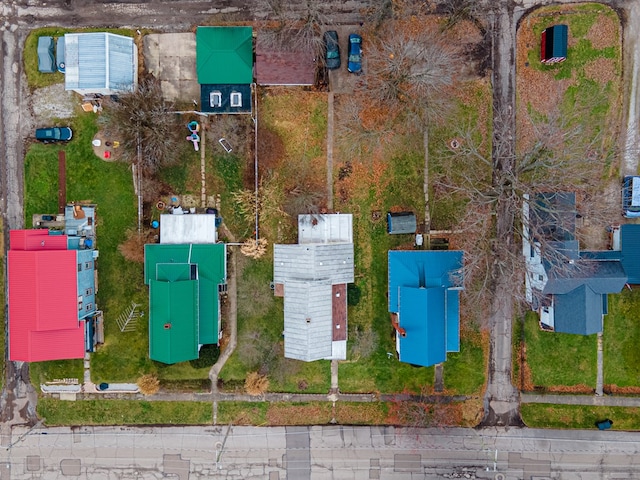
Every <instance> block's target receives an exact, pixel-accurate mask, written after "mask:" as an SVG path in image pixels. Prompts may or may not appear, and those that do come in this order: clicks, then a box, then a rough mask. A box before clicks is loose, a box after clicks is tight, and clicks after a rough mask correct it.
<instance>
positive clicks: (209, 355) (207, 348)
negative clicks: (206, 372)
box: [189, 345, 220, 368]
mask: <svg viewBox="0 0 640 480" xmlns="http://www.w3.org/2000/svg"><path fill="white" fill-rule="evenodd" d="M219 356H220V347H219V346H218V345H203V346H202V348H200V356H199V357H198V358H196V359H195V360H190V361H189V364H190V365H191V366H192V367H193V368H206V367H210V366H212V365H213V364H214V363H216V362H217V361H218V357H219Z"/></svg>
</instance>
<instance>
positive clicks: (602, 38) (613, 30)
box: [586, 15, 620, 50]
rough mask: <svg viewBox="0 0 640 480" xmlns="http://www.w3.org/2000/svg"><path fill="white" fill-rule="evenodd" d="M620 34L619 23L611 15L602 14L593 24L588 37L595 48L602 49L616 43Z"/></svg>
mask: <svg viewBox="0 0 640 480" xmlns="http://www.w3.org/2000/svg"><path fill="white" fill-rule="evenodd" d="M619 35H620V30H619V28H618V25H617V23H616V22H615V21H614V20H613V19H612V18H611V17H607V16H604V15H600V16H599V17H598V21H597V22H595V23H594V24H593V25H591V28H590V29H589V32H587V37H586V38H587V40H589V41H590V42H591V45H592V46H593V48H595V49H597V50H601V49H603V48H607V47H612V46H614V45H616V43H618V42H619V38H618V36H619Z"/></svg>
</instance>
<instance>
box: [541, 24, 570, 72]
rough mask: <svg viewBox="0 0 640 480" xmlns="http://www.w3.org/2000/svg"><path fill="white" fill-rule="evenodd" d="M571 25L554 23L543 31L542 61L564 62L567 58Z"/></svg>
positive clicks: (547, 62) (548, 62)
mask: <svg viewBox="0 0 640 480" xmlns="http://www.w3.org/2000/svg"><path fill="white" fill-rule="evenodd" d="M568 39H569V27H568V26H567V25H553V26H551V27H549V28H547V29H545V30H544V31H543V32H542V37H541V39H540V40H541V43H540V61H541V62H542V63H546V64H552V63H559V62H564V61H565V60H566V59H567V43H568Z"/></svg>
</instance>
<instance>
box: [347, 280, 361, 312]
mask: <svg viewBox="0 0 640 480" xmlns="http://www.w3.org/2000/svg"><path fill="white" fill-rule="evenodd" d="M361 296H362V291H361V290H360V287H359V286H358V285H356V284H355V283H349V284H348V285H347V305H349V306H351V307H355V306H356V305H358V303H360V297H361Z"/></svg>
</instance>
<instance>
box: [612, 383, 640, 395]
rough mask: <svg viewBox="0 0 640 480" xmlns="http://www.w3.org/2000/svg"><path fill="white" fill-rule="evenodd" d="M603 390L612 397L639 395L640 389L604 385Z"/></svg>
mask: <svg viewBox="0 0 640 480" xmlns="http://www.w3.org/2000/svg"><path fill="white" fill-rule="evenodd" d="M603 390H604V391H605V392H606V393H607V394H612V395H640V387H619V386H618V385H604V388H603Z"/></svg>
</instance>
